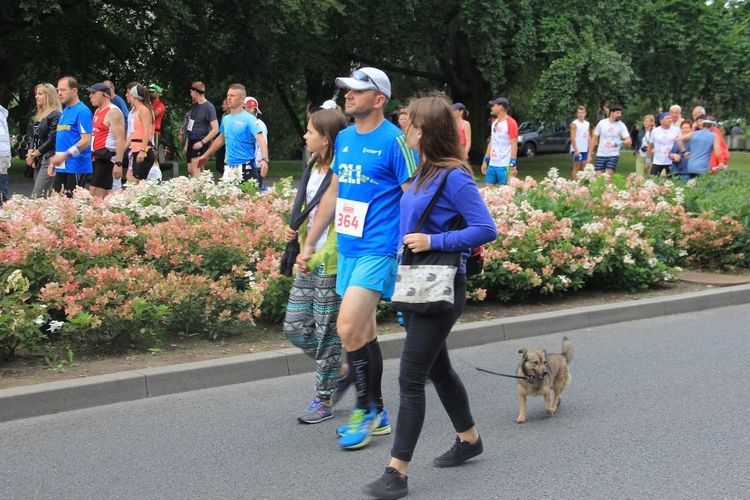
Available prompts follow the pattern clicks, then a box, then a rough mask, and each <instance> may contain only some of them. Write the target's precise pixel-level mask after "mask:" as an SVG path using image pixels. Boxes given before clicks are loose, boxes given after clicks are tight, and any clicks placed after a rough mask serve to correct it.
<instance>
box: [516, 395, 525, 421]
mask: <svg viewBox="0 0 750 500" xmlns="http://www.w3.org/2000/svg"><path fill="white" fill-rule="evenodd" d="M524 422H526V396H523V395H521V394H519V395H518V418H517V419H516V423H519V424H522V423H524Z"/></svg>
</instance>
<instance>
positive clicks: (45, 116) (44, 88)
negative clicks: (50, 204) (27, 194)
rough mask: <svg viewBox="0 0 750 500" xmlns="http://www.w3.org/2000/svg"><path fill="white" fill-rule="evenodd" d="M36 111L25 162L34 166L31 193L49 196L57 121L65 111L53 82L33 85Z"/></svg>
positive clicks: (32, 194)
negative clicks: (50, 162) (49, 169)
mask: <svg viewBox="0 0 750 500" xmlns="http://www.w3.org/2000/svg"><path fill="white" fill-rule="evenodd" d="M34 100H35V101H36V115H35V116H34V132H33V134H32V137H31V143H30V144H29V150H28V151H27V154H26V164H27V165H28V166H29V167H31V168H33V169H34V189H33V190H32V191H31V197H32V198H36V197H38V196H46V195H48V194H49V193H50V192H52V183H53V182H54V180H55V176H54V175H49V173H48V172H47V167H48V166H49V159H50V158H51V157H52V155H54V154H55V137H56V136H57V122H58V120H59V119H60V113H61V112H62V104H61V103H60V98H59V97H57V89H55V86H54V85H52V84H51V83H40V84H39V85H37V86H36V87H34Z"/></svg>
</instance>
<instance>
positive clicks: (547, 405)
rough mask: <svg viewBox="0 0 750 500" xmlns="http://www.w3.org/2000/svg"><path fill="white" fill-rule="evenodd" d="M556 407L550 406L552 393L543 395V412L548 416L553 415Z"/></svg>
mask: <svg viewBox="0 0 750 500" xmlns="http://www.w3.org/2000/svg"><path fill="white" fill-rule="evenodd" d="M556 407H557V405H553V404H552V391H548V392H545V393H544V410H545V411H546V412H547V414H548V415H552V414H553V413H555V408H556Z"/></svg>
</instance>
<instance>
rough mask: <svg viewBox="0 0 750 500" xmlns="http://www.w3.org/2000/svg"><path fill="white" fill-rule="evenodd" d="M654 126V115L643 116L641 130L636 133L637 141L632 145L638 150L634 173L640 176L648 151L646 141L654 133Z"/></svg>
mask: <svg viewBox="0 0 750 500" xmlns="http://www.w3.org/2000/svg"><path fill="white" fill-rule="evenodd" d="M654 125H656V119H655V118H654V115H646V116H644V117H643V130H641V131H640V132H638V141H637V142H636V143H635V145H634V147H636V148H638V149H637V151H636V157H635V173H636V174H638V175H641V176H642V175H643V172H644V168H645V166H646V151H647V150H648V141H649V140H650V139H651V134H652V133H653V132H654Z"/></svg>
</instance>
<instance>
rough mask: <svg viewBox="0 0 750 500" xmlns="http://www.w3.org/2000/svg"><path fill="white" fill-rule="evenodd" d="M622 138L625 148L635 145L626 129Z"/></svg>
mask: <svg viewBox="0 0 750 500" xmlns="http://www.w3.org/2000/svg"><path fill="white" fill-rule="evenodd" d="M620 137H621V138H622V145H623V146H630V145H631V144H633V139H632V138H631V137H630V134H629V133H628V129H627V128H625V130H624V131H623V135H622V136H620Z"/></svg>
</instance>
